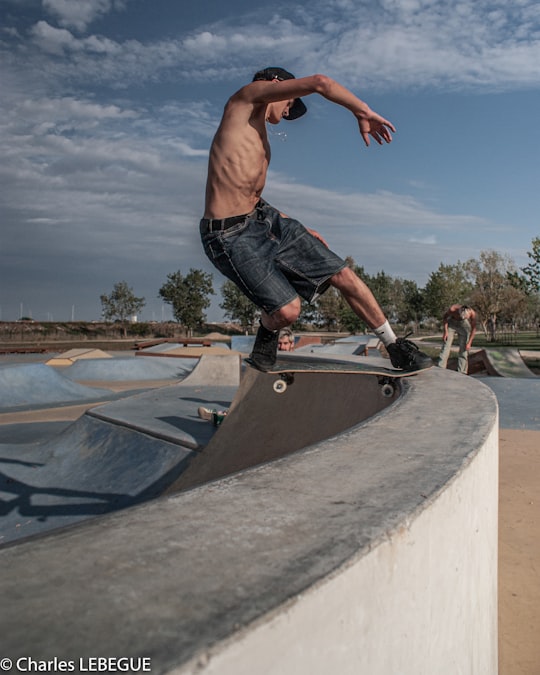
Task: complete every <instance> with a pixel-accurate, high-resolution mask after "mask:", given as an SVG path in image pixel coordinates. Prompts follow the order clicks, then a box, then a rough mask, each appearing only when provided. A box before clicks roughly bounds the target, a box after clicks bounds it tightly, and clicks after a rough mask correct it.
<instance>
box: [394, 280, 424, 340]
mask: <svg viewBox="0 0 540 675" xmlns="http://www.w3.org/2000/svg"><path fill="white" fill-rule="evenodd" d="M394 287H395V291H394V292H395V297H396V301H395V310H396V316H397V320H398V322H399V323H401V324H411V323H412V324H414V328H415V330H416V331H417V330H418V324H419V322H420V320H421V318H422V316H423V315H424V312H425V301H424V294H423V293H422V291H421V290H420V289H419V288H418V284H417V283H416V281H411V280H409V279H394Z"/></svg>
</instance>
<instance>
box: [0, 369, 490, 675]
mask: <svg viewBox="0 0 540 675" xmlns="http://www.w3.org/2000/svg"><path fill="white" fill-rule="evenodd" d="M257 375H258V374H256V373H254V374H253V377H254V381H253V383H252V387H254V388H255V390H256V398H259V394H260V398H259V403H260V404H261V403H264V402H266V401H267V400H268V398H269V397H270V394H268V396H262V392H260V391H259V385H260V377H256V376H257ZM328 377H329V378H330V379H331V378H332V375H328ZM359 379H363V376H359ZM296 384H298V382H295V384H294V386H293V387H290V389H291V390H293V391H294V387H295V386H296ZM326 384H328V385H329V387H330V390H331V388H332V386H333V385H332V384H329V383H328V381H326ZM287 391H288V390H287ZM308 393H309V395H310V396H311V400H313V398H314V397H315V395H316V394H315V393H313V392H308ZM354 393H355V392H352V391H351V392H350V391H348V390H345V391H343V390H342V391H341V394H340V396H339V398H338V397H336V396H334V394H332V396H328V395H327V390H325V389H321V388H319V389H318V394H319V396H320V397H321V398H323V399H324V400H325V405H326V409H325V410H326V416H327V417H332V416H333V414H334V411H335V410H337V409H338V408H340V406H341V405H345V406H349V405H351V404H350V402H348V401H347V400H346V399H348V398H351V397H353V396H354ZM194 398H195V397H194ZM194 403H195V402H194ZM323 407H324V406H322V404H321V405H320V406H319V407H316V408H315V409H314V414H313V417H312V419H311V423H312V425H313V426H314V427H316V426H317V425H320V424H321V422H320V421H319V420H318V419H317V417H318V416H319V415H321V410H322V409H323ZM239 408H240V406H238V409H239ZM265 409H266V410H268V408H265ZM299 410H300V408H299V407H295V406H293V407H292V409H291V411H290V413H288V412H287V407H286V406H285V407H283V408H282V409H281V410H280V414H281V417H280V418H277V419H274V420H273V425H274V427H275V428H276V430H277V431H278V432H279V427H283V426H289V427H292V426H294V425H293V421H294V417H295V415H296V414H298V411H299ZM270 411H271V412H272V413H273V412H275V411H274V410H273V409H272V408H270ZM263 412H264V411H262V412H261V417H262V416H263ZM233 413H234V411H233ZM233 413H231V417H230V419H228V420H226V422H225V423H224V426H223V429H222V430H220V432H219V433H218V434H216V436H215V437H216V438H218V437H219V435H220V433H221V431H225V430H226V428H227V424H228V423H229V422H230V421H232V420H233V419H234V417H233ZM306 414H307V413H306ZM269 419H270V417H269ZM305 419H306V418H303V419H302V423H303V424H304V423H305ZM497 421H498V420H497V402H496V399H495V396H494V395H493V393H492V392H491V390H490V389H488V388H487V387H486V386H484V385H483V384H482V383H481V382H479V381H478V380H475V379H474V378H464V377H463V376H461V375H458V374H456V373H452V372H449V371H447V370H442V369H438V368H433V369H431V370H430V371H428V372H425V373H422V374H421V375H420V376H418V377H411V378H408V379H407V380H406V381H404V383H403V393H402V395H401V396H400V397H399V398H398V399H397V400H396V401H395V402H394V404H393V405H391V406H389V407H388V408H386V409H384V410H381V411H380V412H378V413H376V414H375V415H374V416H373V417H371V418H370V419H367V420H364V421H362V422H360V423H359V424H357V425H355V426H352V427H350V428H348V429H347V430H346V431H344V432H340V433H335V434H334V435H333V436H331V437H329V438H326V439H324V440H321V441H315V442H313V443H312V444H311V445H309V446H307V447H305V448H302V449H299V450H298V451H297V452H295V453H293V454H289V455H286V456H283V457H281V458H279V459H276V460H275V461H272V462H266V463H264V464H259V465H257V466H255V467H253V468H249V469H246V470H241V471H237V472H236V473H234V474H231V475H228V476H226V477H224V478H219V479H215V480H212V481H211V482H208V483H204V484H202V485H199V486H197V487H194V488H191V489H188V490H184V491H182V492H178V493H176V494H172V495H169V496H166V497H162V498H160V499H155V500H151V501H148V502H146V503H144V504H140V505H138V506H134V507H132V508H128V509H125V510H122V511H117V512H115V513H110V514H107V515H104V516H101V517H98V518H93V519H90V520H87V521H86V522H84V523H81V524H78V525H76V526H73V527H70V528H64V529H62V530H59V531H57V532H53V533H51V534H48V535H46V536H41V537H38V538H33V539H27V540H22V541H20V542H16V543H14V544H11V545H7V546H4V547H1V548H0V565H2V570H3V573H2V575H1V577H0V593H2V597H3V598H5V599H6V603H5V604H6V607H9V611H5V612H3V613H2V614H1V615H0V631H1V634H2V646H3V654H4V655H5V657H6V658H9V659H11V661H12V662H13V663H15V664H17V663H18V661H19V660H20V659H22V660H23V661H21V663H22V664H23V665H24V663H25V662H24V659H28V658H32V659H34V660H37V661H39V662H46V661H50V660H52V659H64V660H66V661H67V662H68V663H73V664H74V666H73V669H74V670H75V671H76V672H82V671H83V670H84V671H85V672H87V671H88V663H89V659H90V658H95V657H96V656H98V657H101V658H110V659H112V663H113V664H115V663H117V661H115V659H118V658H119V657H123V658H126V659H133V663H135V664H136V663H137V659H143V658H146V659H149V663H150V667H151V671H152V673H171V674H172V673H174V674H176V675H195V674H197V675H201V674H202V675H218V674H219V675H253V673H265V674H267V675H278V674H279V675H304V674H306V675H308V674H309V675H327V674H328V673H340V675H357V674H358V673H369V674H370V675H396V673H399V674H400V675H418V673H462V674H463V675H477V674H478V673H490V674H491V673H496V672H497V494H498V493H497V484H498V476H497V459H498V442H497V439H498V428H497V426H498V425H497ZM245 423H246V424H249V425H252V427H251V429H252V432H253V433H254V434H256V433H258V427H257V424H256V420H255V421H253V420H251V421H246V422H245ZM229 426H230V425H229ZM267 428H270V423H268V426H267ZM283 438H284V436H282V437H281V439H282V440H281V441H280V442H283ZM252 445H255V444H252ZM220 452H221V449H220V448H219V447H218V448H217V453H218V457H219V453H220ZM210 459H211V458H210ZM219 461H221V460H219ZM139 663H140V662H139ZM145 663H146V665H148V661H146V662H145ZM134 669H135V668H134V667H133V668H132V670H134Z"/></svg>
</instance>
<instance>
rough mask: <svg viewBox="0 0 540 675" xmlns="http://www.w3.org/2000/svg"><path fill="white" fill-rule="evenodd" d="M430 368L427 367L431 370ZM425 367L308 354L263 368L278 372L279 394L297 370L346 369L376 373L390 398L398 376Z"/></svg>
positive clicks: (313, 371)
mask: <svg viewBox="0 0 540 675" xmlns="http://www.w3.org/2000/svg"><path fill="white" fill-rule="evenodd" d="M245 361H246V363H247V364H248V365H249V366H250V367H251V368H254V369H255V370H257V368H256V367H255V366H254V365H253V364H252V363H251V361H250V359H249V358H247V359H245ZM430 368H431V366H430V367H428V368H424V369H423V370H429V369H430ZM423 370H413V371H408V370H399V369H397V368H385V367H384V366H377V365H373V364H372V363H362V362H360V361H340V360H338V359H327V358H325V359H324V360H323V359H314V358H312V357H309V356H300V355H299V354H298V355H295V356H287V357H283V356H280V357H278V358H277V360H276V363H275V365H274V367H273V368H272V370H267V371H264V372H265V373H266V374H267V375H277V376H278V379H276V380H275V382H274V384H273V389H274V391H275V392H276V394H283V393H284V392H285V391H286V390H287V387H288V386H289V385H292V384H293V383H294V376H295V374H296V373H346V374H359V375H376V376H377V377H378V381H379V384H380V385H381V393H382V395H383V396H384V397H387V398H390V397H391V396H393V395H394V394H395V392H396V389H397V384H396V380H398V379H401V378H402V377H412V376H413V375H418V373H421V372H423Z"/></svg>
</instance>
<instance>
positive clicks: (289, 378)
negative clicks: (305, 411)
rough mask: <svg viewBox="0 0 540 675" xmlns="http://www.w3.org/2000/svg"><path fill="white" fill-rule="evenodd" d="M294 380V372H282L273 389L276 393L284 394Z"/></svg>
mask: <svg viewBox="0 0 540 675" xmlns="http://www.w3.org/2000/svg"><path fill="white" fill-rule="evenodd" d="M293 382H294V373H280V375H279V378H278V379H277V380H276V381H275V382H274V384H273V385H272V389H273V390H274V391H275V392H276V394H283V393H284V392H285V391H286V390H287V387H288V386H289V385H290V384H292V383H293Z"/></svg>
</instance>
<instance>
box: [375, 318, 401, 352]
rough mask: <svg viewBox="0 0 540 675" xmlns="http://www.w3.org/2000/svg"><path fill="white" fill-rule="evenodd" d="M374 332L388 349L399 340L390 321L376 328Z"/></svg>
mask: <svg viewBox="0 0 540 675" xmlns="http://www.w3.org/2000/svg"><path fill="white" fill-rule="evenodd" d="M373 332H374V333H375V335H376V336H377V337H378V338H380V339H381V341H382V343H383V345H384V346H385V347H388V345H391V344H392V342H395V341H396V339H397V338H396V334H395V333H394V331H393V330H392V327H391V326H390V324H389V323H388V321H385V322H384V323H383V325H382V326H379V327H378V328H375V330H374V331H373Z"/></svg>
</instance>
